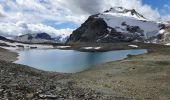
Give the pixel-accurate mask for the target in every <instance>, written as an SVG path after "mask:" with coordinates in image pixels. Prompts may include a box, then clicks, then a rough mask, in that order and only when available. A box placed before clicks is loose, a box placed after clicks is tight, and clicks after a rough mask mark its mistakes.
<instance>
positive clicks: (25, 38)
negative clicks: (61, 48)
mask: <svg viewBox="0 0 170 100" xmlns="http://www.w3.org/2000/svg"><path fill="white" fill-rule="evenodd" d="M67 38H68V37H63V36H62V35H59V36H56V37H51V36H50V35H49V34H47V33H37V34H25V35H21V36H17V37H15V38H14V40H15V41H19V42H26V43H62V42H65V41H66V40H67Z"/></svg>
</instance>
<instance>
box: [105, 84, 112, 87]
mask: <svg viewBox="0 0 170 100" xmlns="http://www.w3.org/2000/svg"><path fill="white" fill-rule="evenodd" d="M103 87H105V88H111V87H112V86H111V85H108V84H104V85H103Z"/></svg>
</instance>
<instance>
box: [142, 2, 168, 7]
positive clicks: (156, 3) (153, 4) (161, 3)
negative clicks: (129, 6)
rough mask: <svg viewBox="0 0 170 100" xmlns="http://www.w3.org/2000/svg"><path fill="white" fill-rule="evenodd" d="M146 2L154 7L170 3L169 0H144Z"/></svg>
mask: <svg viewBox="0 0 170 100" xmlns="http://www.w3.org/2000/svg"><path fill="white" fill-rule="evenodd" d="M142 1H143V3H144V4H148V5H151V6H152V7H153V8H159V9H162V8H163V6H164V5H165V4H169V3H170V1H169V0H142Z"/></svg>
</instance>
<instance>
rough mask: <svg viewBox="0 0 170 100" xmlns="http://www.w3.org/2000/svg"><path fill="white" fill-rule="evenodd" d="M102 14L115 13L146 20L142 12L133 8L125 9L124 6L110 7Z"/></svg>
mask: <svg viewBox="0 0 170 100" xmlns="http://www.w3.org/2000/svg"><path fill="white" fill-rule="evenodd" d="M102 14H114V15H115V14H117V15H123V16H128V17H133V18H137V19H140V20H146V18H145V17H144V16H143V15H142V14H140V13H138V12H137V11H136V10H135V9H126V8H124V7H111V8H110V9H109V10H106V11H104V12H103V13H102Z"/></svg>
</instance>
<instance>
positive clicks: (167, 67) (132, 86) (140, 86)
mask: <svg viewBox="0 0 170 100" xmlns="http://www.w3.org/2000/svg"><path fill="white" fill-rule="evenodd" d="M113 46H114V45H111V46H110V47H113ZM138 46H139V47H141V48H147V49H148V51H149V54H145V55H140V56H129V58H128V59H125V60H121V61H115V62H110V63H106V64H102V65H99V66H96V67H94V68H92V69H90V70H87V71H84V72H81V73H76V74H60V73H53V72H45V71H40V70H37V69H34V68H31V67H28V66H24V65H18V64H13V63H11V61H14V60H16V57H17V54H16V53H12V52H9V51H7V50H5V49H0V56H1V57H0V59H1V60H0V99H1V100H7V99H9V100H37V99H38V100H39V99H40V100H42V99H46V100H170V60H169V59H170V53H169V51H170V47H167V46H160V45H149V44H148V45H138ZM109 49H110V48H109Z"/></svg>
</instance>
